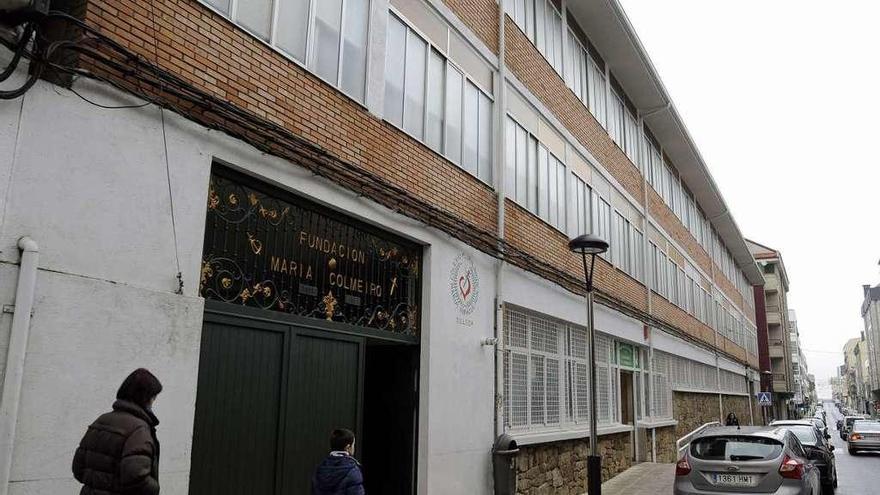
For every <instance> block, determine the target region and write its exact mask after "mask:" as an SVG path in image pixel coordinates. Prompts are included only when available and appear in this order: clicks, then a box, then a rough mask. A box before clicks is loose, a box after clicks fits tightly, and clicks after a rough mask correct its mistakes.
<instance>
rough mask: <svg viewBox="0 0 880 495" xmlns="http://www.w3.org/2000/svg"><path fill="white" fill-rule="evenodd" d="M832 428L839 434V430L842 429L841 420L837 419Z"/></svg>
mask: <svg viewBox="0 0 880 495" xmlns="http://www.w3.org/2000/svg"><path fill="white" fill-rule="evenodd" d="M834 427H835V428H836V429H837V431H838V433H839V432H840V430H841V428H843V418H840V419H838V420H837V424H836V425H834Z"/></svg>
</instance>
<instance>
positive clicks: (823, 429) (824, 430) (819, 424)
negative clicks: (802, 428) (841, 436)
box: [809, 418, 830, 437]
mask: <svg viewBox="0 0 880 495" xmlns="http://www.w3.org/2000/svg"><path fill="white" fill-rule="evenodd" d="M809 421H810V422H812V423H813V424H814V425H816V428H818V429H819V431H821V432H822V436H823V437H830V435H829V434H828V426H827V425H825V421H823V420H822V418H812V419H810V420H809Z"/></svg>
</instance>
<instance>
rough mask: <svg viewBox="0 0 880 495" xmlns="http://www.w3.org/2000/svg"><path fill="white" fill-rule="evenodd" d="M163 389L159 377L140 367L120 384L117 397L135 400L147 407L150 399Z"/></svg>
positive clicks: (136, 402)
mask: <svg viewBox="0 0 880 495" xmlns="http://www.w3.org/2000/svg"><path fill="white" fill-rule="evenodd" d="M161 391H162V384H161V383H159V379H158V378H156V377H155V375H153V374H152V373H150V372H149V371H148V370H146V369H144V368H138V369H136V370H134V371H132V372H131V374H130V375H128V376H127V377H126V378H125V380H124V381H123V382H122V385H120V386H119V391H118V392H116V398H117V399H120V400H127V401H129V402H134V403H135V404H137V405H139V406H141V407H143V408H146V407H147V404H149V403H150V400H151V399H152V398H153V397H155V396H157V395H159V392H161Z"/></svg>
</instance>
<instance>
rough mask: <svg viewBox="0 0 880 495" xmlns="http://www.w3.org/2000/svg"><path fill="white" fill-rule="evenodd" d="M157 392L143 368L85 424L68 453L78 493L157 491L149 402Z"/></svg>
mask: <svg viewBox="0 0 880 495" xmlns="http://www.w3.org/2000/svg"><path fill="white" fill-rule="evenodd" d="M161 391H162V384H161V383H159V380H158V379H157V378H156V377H155V376H153V374H152V373H150V372H149V371H147V370H145V369H143V368H140V369H137V370H134V371H133V372H132V373H131V374H130V375H128V377H127V378H126V379H125V381H123V382H122V386H120V387H119V391H118V392H116V402H114V403H113V411H111V412H108V413H106V414H103V415H101V416H100V417H98V419H96V420H95V422H94V423H92V424H91V425H90V426H89V429H88V430H87V431H86V434H85V436H84V437H83V439H82V441H80V444H79V448H77V449H76V454H74V456H73V476H74V477H75V478H76V479H77V481H79V482H80V483H82V484H83V488H82V490H81V491H80V495H158V493H159V441H158V440H157V439H156V425H158V424H159V420H158V419H156V416H155V415H154V414H153V411H152V407H153V401H155V400H156V396H157V395H159V392H161Z"/></svg>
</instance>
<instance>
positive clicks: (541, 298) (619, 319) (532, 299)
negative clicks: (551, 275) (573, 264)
mask: <svg viewBox="0 0 880 495" xmlns="http://www.w3.org/2000/svg"><path fill="white" fill-rule="evenodd" d="M505 270H506V271H505V275H504V276H505V279H504V299H505V302H507V303H510V304H515V305H517V306H521V307H523V308H527V309H531V310H533V311H537V312H539V313H543V314H545V315H548V316H552V317H554V318H559V319H560V320H564V321H568V322H571V323H575V324H577V325H582V326H586V325H587V302H586V299H585V298H584V297H582V296H578V295H577V294H573V293H571V292H569V291H567V290H565V289H563V288H562V287H560V286H558V285H556V284H553V283H551V282H549V281H547V280H544V279H542V278H540V277H538V276H536V275H533V274H531V273H528V272H526V271H524V270H521V269H519V268H517V267H514V266H510V265H508V266H507V267H506V268H505ZM594 323H595V325H596V330H597V331H599V332H602V333H605V334H608V335H611V336H613V337H615V338H618V339H622V340H627V341H630V342H633V343H636V344H641V345H648V342H647V341H646V340H645V333H644V326H643V323H642V322H640V321H638V320H636V319H635V318H632V317H629V316H626V315H624V314H623V313H620V312H619V311H616V310H614V309H611V308H608V307H606V306H602V305H601V304H598V303H597V304H596V317H595V318H594Z"/></svg>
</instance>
